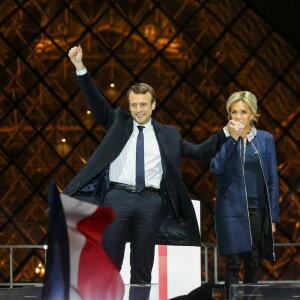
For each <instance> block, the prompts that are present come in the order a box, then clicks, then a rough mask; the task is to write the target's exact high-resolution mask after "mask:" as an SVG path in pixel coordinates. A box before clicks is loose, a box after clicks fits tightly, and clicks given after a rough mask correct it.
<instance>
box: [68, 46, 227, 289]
mask: <svg viewBox="0 0 300 300" xmlns="http://www.w3.org/2000/svg"><path fill="white" fill-rule="evenodd" d="M82 56H83V52H82V49H81V47H80V46H79V47H73V48H72V49H70V51H69V57H70V59H71V62H72V63H73V64H74V66H75V68H76V74H77V76H76V77H77V81H78V83H79V86H80V88H81V90H82V92H83V94H84V97H85V99H86V101H87V102H88V104H89V105H90V107H91V109H92V112H93V116H94V118H95V120H96V121H97V122H98V123H99V124H100V125H101V126H103V128H104V129H105V130H106V135H105V137H104V138H103V140H102V142H101V144H100V145H99V146H98V148H97V149H96V150H95V152H94V153H93V155H92V156H91V157H90V159H89V160H88V162H87V163H86V165H85V166H84V167H83V168H82V169H81V171H80V172H79V173H78V174H77V175H76V176H75V177H74V178H73V180H72V181H71V182H70V183H69V184H68V186H67V187H66V188H65V189H64V191H63V193H65V194H67V195H71V196H73V197H76V198H78V199H81V200H85V201H90V202H93V203H96V204H98V205H102V206H112V208H113V209H114V211H115V214H116V219H115V221H114V222H113V223H112V224H110V225H109V226H108V228H107V229H106V230H105V234H104V236H103V246H104V249H105V250H106V252H107V253H108V255H109V256H110V257H111V258H112V259H113V261H114V262H115V263H116V265H117V267H118V268H119V270H120V269H121V266H122V262H123V257H124V250H125V244H126V242H127V241H130V242H131V253H130V264H131V283H132V284H149V283H151V270H152V266H153V260H154V248H155V244H156V243H158V244H168V245H170V244H171V245H193V246H200V234H199V228H198V225H197V220H196V216H195V212H194V209H193V206H192V202H191V199H190V197H189V194H188V191H187V189H186V187H185V185H184V183H183V181H182V179H181V171H180V158H181V157H187V158H190V159H197V160H200V159H210V158H212V157H213V156H214V155H215V154H216V152H217V150H218V148H219V146H220V145H221V144H222V143H223V142H224V141H225V139H226V135H225V134H224V131H223V130H220V131H219V132H218V133H217V134H215V135H214V136H212V137H211V138H210V139H208V140H207V141H205V142H203V143H202V144H199V145H195V144H191V143H189V142H187V141H186V140H184V139H182V137H181V135H180V133H179V131H178V130H177V129H176V127H174V126H169V125H164V124H160V123H158V122H157V121H155V120H154V119H152V118H151V115H152V111H153V110H154V109H155V105H156V99H155V92H154V90H153V88H152V87H151V86H149V85H147V84H144V83H139V84H136V85H134V86H132V87H131V88H130V89H129V91H128V93H127V97H128V101H129V111H130V113H128V112H127V111H124V110H123V109H121V108H117V109H115V110H113V109H112V108H111V106H110V104H109V103H108V102H107V101H106V99H105V97H104V96H103V95H102V94H101V92H100V91H99V90H98V89H97V88H96V86H95V84H94V83H93V81H92V79H91V78H90V75H89V73H88V72H87V70H86V68H85V66H84V64H83V62H82ZM227 126H229V127H230V125H227ZM229 129H230V128H229ZM140 147H142V150H141V148H140Z"/></svg>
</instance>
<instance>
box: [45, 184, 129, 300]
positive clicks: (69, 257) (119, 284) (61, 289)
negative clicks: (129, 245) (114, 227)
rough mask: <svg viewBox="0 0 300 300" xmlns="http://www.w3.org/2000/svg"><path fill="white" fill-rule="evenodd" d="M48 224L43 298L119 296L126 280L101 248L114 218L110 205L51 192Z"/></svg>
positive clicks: (68, 299)
mask: <svg viewBox="0 0 300 300" xmlns="http://www.w3.org/2000/svg"><path fill="white" fill-rule="evenodd" d="M48 202H49V228H48V253H47V265H46V274H45V280H44V288H43V297H42V298H43V300H77V299H78V300H96V299H97V300H98V299H106V300H118V299H120V300H121V299H123V295H124V284H123V281H122V279H121V276H120V274H119V272H118V270H117V268H116V267H115V265H114V263H113V262H112V260H111V259H110V258H109V257H108V255H107V254H106V253H105V252H104V250H103V248H102V235H103V231H104V229H105V228H106V226H107V225H108V224H109V223H111V222H112V221H113V220H114V213H113V211H112V209H111V208H100V207H98V206H96V205H93V204H90V203H87V202H83V201H78V200H76V199H74V198H72V197H69V196H67V195H64V194H60V193H59V192H58V190H57V188H56V186H55V184H54V183H51V184H50V187H49V193H48Z"/></svg>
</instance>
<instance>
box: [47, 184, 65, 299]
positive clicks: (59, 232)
mask: <svg viewBox="0 0 300 300" xmlns="http://www.w3.org/2000/svg"><path fill="white" fill-rule="evenodd" d="M48 204H49V226H48V252H47V264H46V273H45V279H44V288H43V295H42V299H43V300H68V299H69V287H70V251H69V239H68V231H67V225H66V224H67V223H66V218H65V214H64V210H63V206H62V203H61V199H60V194H59V192H58V190H57V187H56V185H55V183H54V182H51V184H50V186H49V191H48Z"/></svg>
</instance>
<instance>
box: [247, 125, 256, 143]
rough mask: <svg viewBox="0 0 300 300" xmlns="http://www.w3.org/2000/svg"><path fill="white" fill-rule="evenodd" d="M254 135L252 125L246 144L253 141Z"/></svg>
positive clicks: (254, 129)
mask: <svg viewBox="0 0 300 300" xmlns="http://www.w3.org/2000/svg"><path fill="white" fill-rule="evenodd" d="M256 134H257V129H256V128H255V126H254V125H252V127H251V131H250V132H249V133H248V134H247V140H248V142H251V141H252V140H253V139H254V137H255V136H256Z"/></svg>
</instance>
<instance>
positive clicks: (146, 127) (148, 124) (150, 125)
mask: <svg viewBox="0 0 300 300" xmlns="http://www.w3.org/2000/svg"><path fill="white" fill-rule="evenodd" d="M133 126H134V128H135V129H137V130H138V128H137V126H143V127H145V129H149V128H151V127H152V123H151V118H150V120H149V122H148V123H146V124H143V125H142V124H139V123H138V122H137V121H135V120H134V119H133Z"/></svg>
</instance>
